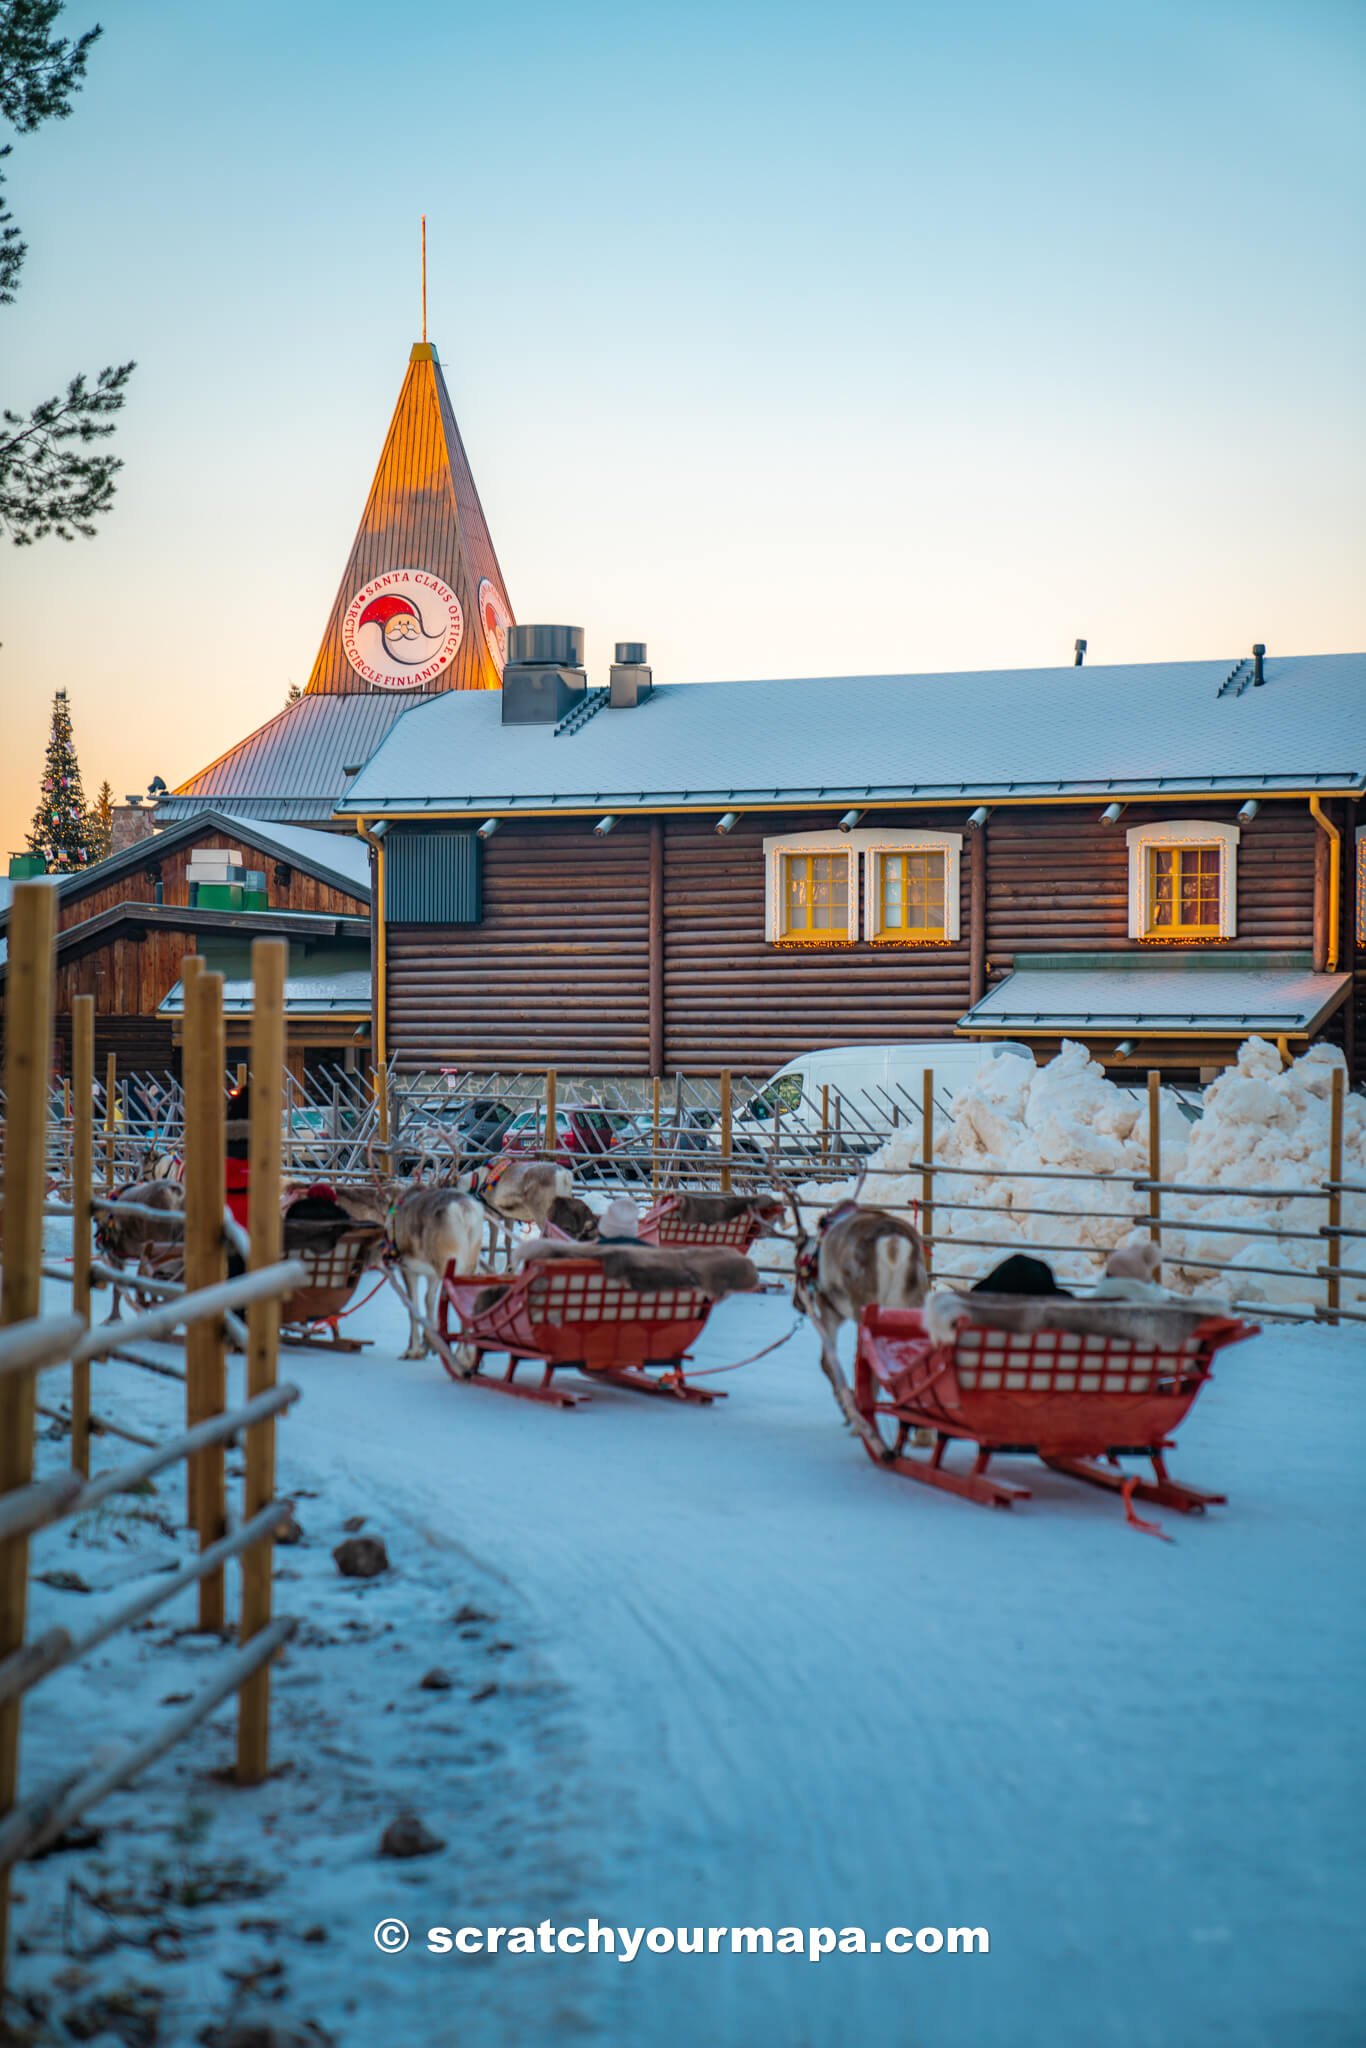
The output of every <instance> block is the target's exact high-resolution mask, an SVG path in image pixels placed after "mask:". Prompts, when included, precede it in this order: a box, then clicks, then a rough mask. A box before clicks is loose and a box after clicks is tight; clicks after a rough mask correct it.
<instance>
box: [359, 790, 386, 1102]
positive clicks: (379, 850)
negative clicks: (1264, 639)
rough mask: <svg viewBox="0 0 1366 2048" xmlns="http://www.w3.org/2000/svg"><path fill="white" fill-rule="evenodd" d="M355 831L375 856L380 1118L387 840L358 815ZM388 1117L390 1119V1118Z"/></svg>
mask: <svg viewBox="0 0 1366 2048" xmlns="http://www.w3.org/2000/svg"><path fill="white" fill-rule="evenodd" d="M356 830H357V832H359V834H360V836H361V838H362V839H363V840H364V841H365V843H366V845H367V846H368V847H369V848H370V849H371V851H372V852H373V854H374V856H375V1001H374V1016H375V1046H374V1053H375V1089H376V1092H377V1094H378V1095H379V1097H380V1114H381V1117H384V1113H385V1111H386V1109H387V1107H388V1093H387V1090H384V1089H383V1088H382V1087H381V1083H380V1079H379V1076H380V1075H381V1074H383V1072H384V1069H385V1066H386V1065H387V1063H388V1057H389V1047H388V1043H387V1034H386V1032H385V1028H384V1020H385V1015H386V1012H387V1008H388V1002H387V998H388V988H387V981H386V975H385V966H386V961H385V946H384V840H383V838H382V837H379V838H377V837H376V835H375V834H374V833H373V832H368V831H367V830H366V827H365V820H364V818H357V820H356ZM385 1120H386V1121H387V1118H386V1119H385ZM388 1136H389V1133H388V1131H387V1130H386V1131H383V1132H382V1133H381V1137H382V1138H383V1139H384V1140H385V1141H386V1142H387V1140H388Z"/></svg>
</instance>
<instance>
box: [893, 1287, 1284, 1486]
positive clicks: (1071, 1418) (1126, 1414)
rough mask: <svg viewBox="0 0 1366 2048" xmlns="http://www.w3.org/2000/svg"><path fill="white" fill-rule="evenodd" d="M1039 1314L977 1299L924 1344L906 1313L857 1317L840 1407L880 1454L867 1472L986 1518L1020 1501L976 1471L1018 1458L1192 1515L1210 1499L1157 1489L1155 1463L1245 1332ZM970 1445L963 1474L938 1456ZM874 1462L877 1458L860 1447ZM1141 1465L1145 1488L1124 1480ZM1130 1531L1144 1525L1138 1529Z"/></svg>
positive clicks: (1161, 1471) (1187, 1317)
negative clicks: (913, 1448)
mask: <svg viewBox="0 0 1366 2048" xmlns="http://www.w3.org/2000/svg"><path fill="white" fill-rule="evenodd" d="M1039 1307H1040V1305H1039V1304H1038V1303H1035V1302H1030V1303H1029V1304H1028V1305H1027V1306H1026V1305H1024V1304H1022V1303H1021V1302H1020V1301H1018V1300H1012V1299H1010V1298H1009V1297H1004V1296H998V1297H978V1299H977V1302H976V1303H975V1304H974V1305H973V1307H972V1308H971V1309H970V1310H969V1311H968V1314H967V1316H966V1317H965V1319H963V1320H961V1321H959V1322H958V1324H957V1326H956V1328H955V1329H954V1331H953V1334H952V1336H951V1337H949V1338H948V1339H947V1340H944V1341H936V1340H935V1338H934V1337H933V1336H932V1335H931V1334H930V1332H929V1331H928V1330H927V1328H926V1325H925V1317H924V1315H923V1313H922V1311H921V1310H919V1309H879V1308H870V1309H868V1310H866V1311H865V1313H864V1315H863V1318H862V1321H861V1323H860V1327H859V1336H858V1352H857V1360H856V1366H855V1387H854V1397H855V1400H856V1402H857V1405H858V1409H859V1412H860V1413H861V1414H862V1416H863V1417H864V1419H865V1421H867V1422H868V1423H870V1424H871V1425H872V1426H873V1429H874V1430H875V1431H876V1432H877V1434H878V1436H879V1438H880V1440H881V1442H882V1444H883V1446H884V1449H883V1452H882V1455H881V1459H880V1462H883V1463H885V1464H887V1465H888V1466H890V1468H891V1469H892V1470H893V1471H896V1472H900V1473H902V1474H903V1475H904V1476H905V1477H906V1478H908V1479H917V1480H920V1481H921V1482H922V1483H923V1484H925V1485H928V1486H937V1487H941V1488H943V1489H944V1490H945V1491H947V1492H950V1493H957V1494H961V1495H963V1496H964V1497H965V1498H967V1499H969V1500H975V1501H978V1502H981V1503H983V1504H984V1505H988V1506H992V1507H1010V1506H1012V1505H1013V1504H1014V1502H1015V1501H1017V1500H1027V1499H1028V1498H1029V1489H1028V1488H1027V1487H1023V1486H1018V1485H1014V1484H1010V1483H1007V1482H1006V1481H1004V1480H1001V1479H998V1478H996V1477H994V1476H992V1475H990V1474H989V1472H988V1469H987V1468H988V1466H989V1465H990V1463H991V1460H992V1458H993V1457H995V1456H996V1455H997V1454H998V1453H1001V1452H1015V1453H1032V1454H1033V1455H1035V1456H1037V1457H1039V1458H1040V1459H1042V1461H1043V1463H1044V1464H1045V1465H1048V1466H1050V1467H1051V1468H1052V1469H1053V1470H1054V1471H1058V1472H1066V1473H1069V1474H1070V1475H1071V1476H1072V1477H1073V1478H1076V1479H1083V1480H1085V1481H1086V1482H1087V1483H1088V1484H1090V1485H1092V1486H1102V1487H1107V1488H1110V1489H1112V1490H1114V1491H1115V1492H1118V1493H1121V1494H1122V1495H1123V1498H1124V1506H1125V1513H1126V1515H1127V1516H1128V1518H1129V1520H1130V1521H1136V1520H1137V1517H1136V1516H1135V1515H1134V1513H1133V1509H1132V1505H1131V1503H1132V1501H1133V1500H1134V1499H1135V1498H1137V1499H1139V1500H1143V1501H1153V1502H1156V1503H1157V1504H1158V1505H1160V1506H1163V1507H1171V1508H1177V1509H1179V1510H1180V1511H1181V1512H1182V1513H1185V1514H1203V1513H1204V1510H1205V1508H1206V1507H1207V1506H1213V1505H1216V1504H1222V1503H1223V1501H1224V1500H1225V1499H1226V1496H1225V1495H1224V1494H1220V1493H1206V1492H1202V1491H1200V1490H1199V1489H1197V1488H1195V1487H1193V1486H1187V1485H1185V1484H1183V1483H1182V1482H1180V1481H1178V1480H1175V1479H1173V1478H1171V1476H1170V1475H1169V1473H1168V1472H1167V1469H1166V1463H1165V1453H1166V1452H1167V1451H1168V1450H1170V1449H1171V1446H1172V1432H1173V1431H1174V1430H1175V1429H1176V1428H1177V1427H1178V1426H1179V1424H1180V1423H1181V1422H1182V1421H1183V1419H1184V1418H1185V1416H1186V1414H1187V1413H1188V1411H1189V1409H1190V1407H1191V1404H1192V1403H1193V1402H1194V1400H1195V1398H1196V1395H1197V1394H1198V1393H1199V1392H1200V1389H1201V1388H1202V1387H1203V1386H1204V1384H1205V1382H1206V1381H1207V1380H1208V1379H1209V1377H1210V1371H1211V1365H1212V1361H1213V1358H1214V1355H1215V1353H1216V1352H1217V1351H1219V1350H1221V1349H1222V1348H1223V1346H1225V1345H1227V1344H1236V1343H1239V1342H1240V1341H1241V1340H1242V1339H1244V1338H1246V1337H1252V1336H1255V1335H1256V1334H1257V1331H1256V1329H1255V1328H1254V1327H1253V1326H1251V1325H1249V1324H1247V1323H1243V1322H1239V1321H1238V1320H1236V1319H1235V1318H1234V1317H1231V1316H1222V1315H1206V1314H1203V1313H1194V1312H1192V1311H1190V1310H1183V1309H1181V1308H1179V1307H1175V1308H1171V1309H1165V1308H1163V1309H1151V1310H1144V1311H1142V1312H1141V1313H1136V1312H1134V1311H1128V1312H1126V1311H1124V1310H1122V1309H1120V1308H1118V1307H1112V1308H1109V1309H1108V1310H1102V1309H1101V1308H1100V1306H1099V1305H1098V1304H1097V1305H1095V1306H1092V1305H1091V1304H1088V1303H1085V1302H1050V1303H1049V1304H1048V1310H1047V1317H1046V1320H1043V1319H1042V1318H1040V1316H1039ZM925 1431H928V1432H931V1433H932V1435H933V1437H934V1444H933V1449H932V1450H931V1451H930V1453H929V1455H928V1456H915V1457H912V1456H908V1455H907V1447H908V1444H909V1442H910V1439H911V1436H912V1432H925ZM955 1442H963V1443H967V1444H971V1445H973V1446H974V1447H975V1451H976V1456H975V1459H974V1461H973V1463H972V1465H971V1466H970V1468H968V1469H967V1470H962V1469H951V1468H950V1467H949V1466H948V1465H947V1464H946V1463H945V1455H946V1452H947V1451H948V1449H949V1447H950V1446H951V1445H952V1444H954V1443H955ZM865 1448H866V1449H867V1450H868V1454H869V1456H870V1457H872V1458H873V1459H874V1460H875V1461H878V1460H879V1453H878V1451H877V1450H876V1449H875V1448H874V1447H873V1445H872V1444H871V1443H868V1442H867V1441H866V1440H865ZM1124 1457H1143V1458H1146V1459H1148V1460H1149V1462H1150V1464H1151V1466H1152V1474H1153V1476H1152V1477H1151V1478H1145V1477H1142V1476H1140V1475H1139V1474H1137V1473H1132V1474H1126V1473H1125V1472H1124V1470H1123V1468H1122V1466H1121V1464H1120V1460H1121V1458H1124ZM1142 1526H1144V1527H1153V1526H1155V1525H1151V1524H1143V1525H1142Z"/></svg>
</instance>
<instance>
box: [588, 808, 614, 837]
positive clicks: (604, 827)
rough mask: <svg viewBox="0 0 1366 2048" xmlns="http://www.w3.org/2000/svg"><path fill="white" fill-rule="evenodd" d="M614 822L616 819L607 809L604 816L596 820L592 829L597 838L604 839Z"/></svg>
mask: <svg viewBox="0 0 1366 2048" xmlns="http://www.w3.org/2000/svg"><path fill="white" fill-rule="evenodd" d="M616 822H617V821H616V819H615V817H614V816H613V815H612V813H611V812H610V811H609V812H608V813H607V816H606V817H605V818H599V819H598V822H597V824H596V825H595V826H594V827H593V830H594V831H595V832H596V833H597V835H598V838H599V839H605V838H606V837H607V835H608V833H609V832H610V831H611V830H612V827H613V826H614V825H615V824H616Z"/></svg>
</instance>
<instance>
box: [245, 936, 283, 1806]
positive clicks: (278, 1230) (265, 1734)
mask: <svg viewBox="0 0 1366 2048" xmlns="http://www.w3.org/2000/svg"><path fill="white" fill-rule="evenodd" d="M288 961H289V948H288V945H287V943H286V942H285V940H283V939H256V940H254V941H253V943H252V948H251V972H252V980H253V982H254V983H255V995H254V998H253V1002H252V1017H251V1146H250V1156H251V1182H250V1192H249V1194H248V1197H247V1215H248V1225H249V1228H248V1236H249V1238H250V1241H251V1256H250V1265H251V1269H252V1271H253V1272H256V1271H259V1270H260V1268H261V1267H263V1266H272V1265H274V1264H275V1263H276V1261H277V1260H278V1259H279V1257H280V1252H281V1247H282V1244H283V1239H284V1231H283V1222H282V1219H281V1215H280V1168H281V1132H280V1124H281V1113H282V1103H281V1075H282V1072H283V1069H284V1057H285V974H286V971H287V967H288ZM279 1348H280V1303H279V1300H278V1298H276V1297H272V1298H271V1300H269V1301H254V1302H253V1303H252V1304H251V1306H250V1307H249V1308H248V1310H247V1388H246V1391H247V1399H248V1400H254V1399H255V1397H256V1396H257V1395H258V1394H265V1393H268V1392H269V1391H270V1390H271V1389H272V1388H273V1387H274V1385H275V1378H276V1362H277V1359H278V1355H279ZM274 1496H275V1418H274V1417H273V1416H271V1417H269V1418H268V1419H267V1420H266V1421H265V1422H257V1423H254V1424H253V1425H252V1427H251V1428H250V1429H249V1430H248V1431H247V1433H246V1477H245V1480H244V1482H243V1500H242V1519H243V1520H244V1521H250V1520H251V1518H252V1516H253V1515H258V1514H260V1512H261V1510H262V1509H263V1508H265V1507H267V1506H269V1504H270V1502H271V1501H272V1500H273V1499H274ZM274 1562H275V1545H274V1542H273V1541H272V1540H271V1539H270V1538H267V1539H266V1540H265V1541H264V1542H262V1543H258V1544H257V1545H256V1546H255V1547H254V1549H251V1550H248V1551H247V1552H245V1553H244V1555H243V1558H242V1625H241V1641H242V1643H243V1644H244V1645H245V1644H247V1643H249V1642H250V1641H251V1639H252V1637H253V1636H255V1635H259V1634H260V1632H261V1630H262V1629H263V1628H267V1627H268V1626H269V1624H270V1606H271V1574H272V1571H273V1570H274ZM269 1768H270V1666H269V1664H268V1663H266V1664H263V1665H262V1666H261V1668H260V1670H259V1671H254V1672H253V1673H252V1675H251V1677H250V1678H248V1679H247V1681H246V1683H245V1684H244V1685H243V1687H242V1689H241V1691H240V1692H239V1694H238V1695H237V1778H238V1782H239V1784H243V1785H259V1784H260V1782H261V1780H262V1779H263V1778H264V1777H265V1775H266V1773H267V1771H268V1770H269Z"/></svg>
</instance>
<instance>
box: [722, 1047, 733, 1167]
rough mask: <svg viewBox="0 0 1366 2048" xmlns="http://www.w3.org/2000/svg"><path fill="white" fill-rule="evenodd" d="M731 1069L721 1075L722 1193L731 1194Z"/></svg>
mask: <svg viewBox="0 0 1366 2048" xmlns="http://www.w3.org/2000/svg"><path fill="white" fill-rule="evenodd" d="M730 1142H731V1119H730V1068H729V1067H727V1068H726V1069H725V1071H724V1072H723V1073H722V1075H721V1192H722V1193H723V1194H726V1195H728V1194H729V1193H730Z"/></svg>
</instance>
